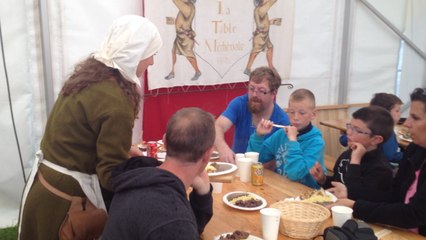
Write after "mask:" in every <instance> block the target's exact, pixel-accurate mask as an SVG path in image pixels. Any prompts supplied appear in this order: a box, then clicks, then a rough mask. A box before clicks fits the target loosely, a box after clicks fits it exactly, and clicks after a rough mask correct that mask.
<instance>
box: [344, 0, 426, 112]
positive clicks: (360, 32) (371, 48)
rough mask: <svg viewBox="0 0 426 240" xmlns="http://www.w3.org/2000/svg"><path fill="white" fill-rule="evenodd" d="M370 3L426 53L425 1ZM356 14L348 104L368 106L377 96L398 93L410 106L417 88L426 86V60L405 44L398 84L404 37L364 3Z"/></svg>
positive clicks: (356, 6) (409, 0) (356, 10)
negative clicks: (372, 98)
mask: <svg viewBox="0 0 426 240" xmlns="http://www.w3.org/2000/svg"><path fill="white" fill-rule="evenodd" d="M368 2H369V3H370V4H371V5H372V6H373V7H374V8H375V9H377V10H378V11H379V12H380V13H381V14H382V15H383V16H384V17H385V18H386V19H387V20H389V22H391V23H392V24H393V25H394V26H395V27H396V28H397V29H398V30H399V31H401V32H402V33H404V35H406V36H407V37H408V38H409V39H410V40H411V41H413V42H414V43H415V44H416V45H417V47H419V48H420V49H421V50H422V51H423V52H426V37H425V32H424V31H423V30H422V29H424V28H425V27H426V21H425V20H426V19H425V16H426V15H425V12H426V2H425V1H423V0H405V1H401V0H391V1H389V0H375V1H368ZM354 12H355V13H354V17H353V32H352V36H353V38H352V42H353V45H352V47H351V50H350V51H351V60H350V75H349V79H348V82H349V86H348V95H347V103H363V102H368V101H369V99H370V98H371V97H372V95H373V94H374V93H376V92H389V93H395V94H397V95H399V97H400V98H401V99H402V100H403V102H405V103H407V102H408V101H409V93H410V92H411V91H412V90H413V89H414V88H415V87H419V86H423V87H424V86H425V85H426V84H425V74H426V68H425V66H426V65H425V59H422V58H421V57H420V56H419V55H418V54H417V53H415V52H413V50H412V49H411V48H410V47H409V46H408V45H407V44H405V47H404V55H403V60H402V69H401V72H402V75H401V79H400V82H397V73H398V67H397V66H398V59H399V57H398V54H399V50H400V42H401V39H400V37H399V36H398V35H397V34H396V33H394V32H393V31H392V30H391V29H390V28H389V27H388V26H386V25H385V24H384V23H383V21H381V20H380V19H379V18H378V17H377V16H376V15H374V13H373V12H372V11H371V10H370V9H368V8H367V7H366V6H365V5H364V4H362V3H361V2H360V1H356V4H355V9H354ZM397 89H399V91H397ZM405 114H406V113H405Z"/></svg>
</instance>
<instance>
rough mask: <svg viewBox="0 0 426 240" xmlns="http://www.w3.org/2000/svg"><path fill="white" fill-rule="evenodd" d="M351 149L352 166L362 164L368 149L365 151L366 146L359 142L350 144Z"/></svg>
mask: <svg viewBox="0 0 426 240" xmlns="http://www.w3.org/2000/svg"><path fill="white" fill-rule="evenodd" d="M349 147H350V148H351V149H352V155H351V164H360V163H361V158H362V156H364V154H365V153H366V152H367V149H365V147H364V145H362V144H361V143H357V142H352V143H350V144H349Z"/></svg>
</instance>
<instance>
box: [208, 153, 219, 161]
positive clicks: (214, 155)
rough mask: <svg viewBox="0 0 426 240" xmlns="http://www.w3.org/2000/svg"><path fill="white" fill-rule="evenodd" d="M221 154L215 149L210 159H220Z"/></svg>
mask: <svg viewBox="0 0 426 240" xmlns="http://www.w3.org/2000/svg"><path fill="white" fill-rule="evenodd" d="M219 157H220V155H219V152H218V151H213V152H212V154H211V155H210V160H217V159H219Z"/></svg>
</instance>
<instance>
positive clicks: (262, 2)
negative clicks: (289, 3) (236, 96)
mask: <svg viewBox="0 0 426 240" xmlns="http://www.w3.org/2000/svg"><path fill="white" fill-rule="evenodd" d="M277 1H278V0H254V5H255V8H254V12H253V15H254V21H255V23H256V29H255V31H254V32H253V37H252V41H253V47H252V50H251V53H250V56H249V60H248V62H247V66H246V69H245V70H244V74H246V75H250V72H251V67H252V65H253V63H254V60H255V59H256V57H257V55H258V54H259V53H260V52H264V51H266V60H267V62H268V67H270V68H274V65H273V63H272V55H273V50H274V45H273V44H272V42H271V39H270V38H269V27H270V26H271V25H277V26H279V25H281V18H274V19H271V20H270V19H269V16H268V11H269V9H270V8H271V7H272V5H274V4H275V3H276V2H277Z"/></svg>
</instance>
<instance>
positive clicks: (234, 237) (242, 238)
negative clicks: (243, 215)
mask: <svg viewBox="0 0 426 240" xmlns="http://www.w3.org/2000/svg"><path fill="white" fill-rule="evenodd" d="M213 240H262V238H259V237H256V236H253V235H251V234H250V233H248V232H244V231H241V230H235V231H234V232H232V233H231V232H229V233H222V234H220V235H219V236H216V237H215V238H214V239H213Z"/></svg>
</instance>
